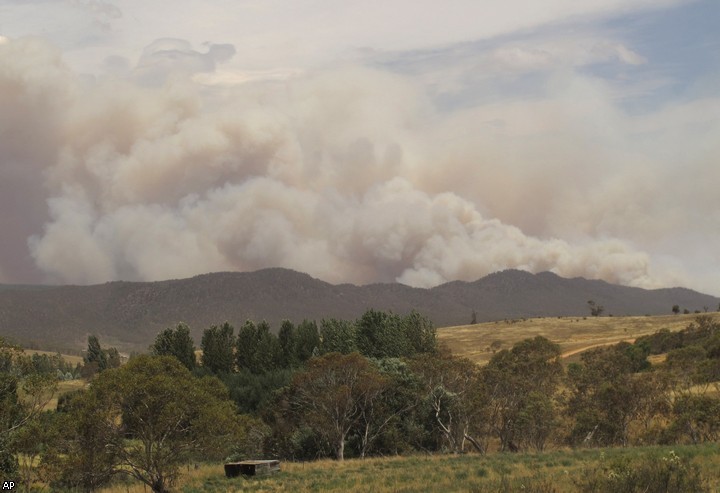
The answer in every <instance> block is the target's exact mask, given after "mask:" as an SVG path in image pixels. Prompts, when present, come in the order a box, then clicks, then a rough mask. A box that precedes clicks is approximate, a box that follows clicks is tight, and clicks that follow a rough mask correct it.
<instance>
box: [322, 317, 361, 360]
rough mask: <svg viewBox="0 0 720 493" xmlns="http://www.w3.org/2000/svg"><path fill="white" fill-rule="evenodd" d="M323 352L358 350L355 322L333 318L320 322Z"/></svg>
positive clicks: (342, 352)
mask: <svg viewBox="0 0 720 493" xmlns="http://www.w3.org/2000/svg"><path fill="white" fill-rule="evenodd" d="M320 337H321V339H322V342H321V344H320V347H321V352H322V353H324V354H326V353H341V354H350V353H352V352H354V351H357V344H356V342H355V324H353V323H352V322H350V321H348V320H337V319H335V318H331V319H329V320H325V319H323V320H322V321H321V322H320Z"/></svg>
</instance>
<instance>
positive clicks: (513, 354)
mask: <svg viewBox="0 0 720 493" xmlns="http://www.w3.org/2000/svg"><path fill="white" fill-rule="evenodd" d="M482 374H483V375H482V376H483V381H484V383H485V385H486V387H487V388H488V392H489V399H490V402H491V406H492V419H491V423H492V426H493V428H494V431H495V434H496V435H497V437H498V438H499V439H500V447H501V449H502V450H510V451H514V450H519V449H522V448H524V447H529V446H534V447H535V448H539V449H542V448H543V446H544V442H542V441H541V439H542V438H547V436H548V430H545V429H533V426H536V425H539V426H543V427H545V426H550V425H551V424H552V422H553V420H551V419H550V418H551V416H550V414H549V413H550V411H551V410H552V409H553V406H552V405H551V402H550V401H547V400H545V401H543V400H541V399H540V396H547V397H548V398H552V397H553V396H554V395H555V392H556V390H557V387H558V384H559V383H560V378H561V377H562V375H563V368H562V365H561V364H560V347H559V346H558V345H557V344H554V343H552V342H551V341H549V340H548V339H546V338H544V337H541V336H537V337H535V338H534V339H525V340H523V341H521V342H519V343H517V344H515V345H514V346H513V347H512V349H510V350H509V351H508V350H507V349H503V350H502V351H499V352H497V353H495V354H494V355H493V357H492V359H491V360H490V362H489V363H488V365H487V366H486V367H484V368H483V371H482ZM533 412H542V413H544V414H545V417H544V420H539V419H534V417H532V416H530V415H531V414H532V413H533ZM531 418H532V419H531ZM548 420H549V421H548Z"/></svg>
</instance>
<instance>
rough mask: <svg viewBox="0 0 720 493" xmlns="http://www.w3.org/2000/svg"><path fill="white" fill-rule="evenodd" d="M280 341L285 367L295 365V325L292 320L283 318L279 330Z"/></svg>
mask: <svg viewBox="0 0 720 493" xmlns="http://www.w3.org/2000/svg"><path fill="white" fill-rule="evenodd" d="M278 342H280V349H281V350H282V362H283V368H292V367H294V366H295V364H296V361H295V326H294V325H293V323H292V322H291V321H290V320H283V321H282V324H280V331H279V332H278Z"/></svg>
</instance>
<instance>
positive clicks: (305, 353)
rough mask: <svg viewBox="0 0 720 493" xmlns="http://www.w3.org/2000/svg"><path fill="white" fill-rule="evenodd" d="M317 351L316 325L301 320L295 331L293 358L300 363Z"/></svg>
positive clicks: (318, 335) (317, 336) (318, 348)
mask: <svg viewBox="0 0 720 493" xmlns="http://www.w3.org/2000/svg"><path fill="white" fill-rule="evenodd" d="M319 350H320V334H319V333H318V327H317V324H316V323H315V321H314V320H313V321H310V320H303V321H302V323H301V324H300V325H298V326H297V328H296V329H295V358H296V359H297V361H299V362H301V363H302V362H305V361H307V360H309V359H310V358H311V357H312V356H313V354H315V353H316V352H317V351H319Z"/></svg>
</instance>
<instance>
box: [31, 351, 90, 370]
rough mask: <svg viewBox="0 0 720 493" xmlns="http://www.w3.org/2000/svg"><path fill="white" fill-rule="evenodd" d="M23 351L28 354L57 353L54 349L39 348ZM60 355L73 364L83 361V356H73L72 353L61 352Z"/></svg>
mask: <svg viewBox="0 0 720 493" xmlns="http://www.w3.org/2000/svg"><path fill="white" fill-rule="evenodd" d="M23 352H24V353H25V354H27V355H33V354H41V355H42V354H46V355H48V356H55V355H56V354H57V353H56V352H53V351H40V350H37V349H25V350H24V351H23ZM60 356H62V359H64V360H65V361H66V362H68V363H70V364H71V365H73V366H75V365H77V364H78V363H82V362H83V359H82V356H73V355H72V354H61V355H60Z"/></svg>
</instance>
